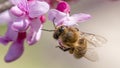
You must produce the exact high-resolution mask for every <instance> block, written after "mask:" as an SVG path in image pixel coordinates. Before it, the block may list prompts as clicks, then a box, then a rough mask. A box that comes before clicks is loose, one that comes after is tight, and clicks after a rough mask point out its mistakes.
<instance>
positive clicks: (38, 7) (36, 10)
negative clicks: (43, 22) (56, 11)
mask: <svg viewBox="0 0 120 68" xmlns="http://www.w3.org/2000/svg"><path fill="white" fill-rule="evenodd" d="M48 10H49V5H48V4H47V3H46V2H40V1H33V2H30V3H29V16H30V17H31V18H34V17H38V16H41V15H43V14H45V13H46V12H47V11H48Z"/></svg>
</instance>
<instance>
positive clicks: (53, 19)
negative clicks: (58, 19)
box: [53, 18, 56, 29]
mask: <svg viewBox="0 0 120 68" xmlns="http://www.w3.org/2000/svg"><path fill="white" fill-rule="evenodd" d="M53 25H54V27H55V29H56V26H55V18H54V19H53Z"/></svg>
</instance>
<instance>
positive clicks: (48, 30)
mask: <svg viewBox="0 0 120 68" xmlns="http://www.w3.org/2000/svg"><path fill="white" fill-rule="evenodd" d="M41 30H43V31H49V32H52V31H55V30H48V29H41Z"/></svg>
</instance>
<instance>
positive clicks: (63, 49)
mask: <svg viewBox="0 0 120 68" xmlns="http://www.w3.org/2000/svg"><path fill="white" fill-rule="evenodd" d="M56 47H59V48H60V49H61V50H62V51H64V52H66V51H68V50H70V48H65V47H61V46H56Z"/></svg>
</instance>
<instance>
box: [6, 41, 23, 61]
mask: <svg viewBox="0 0 120 68" xmlns="http://www.w3.org/2000/svg"><path fill="white" fill-rule="evenodd" d="M23 44H24V41H23V40H17V41H14V42H13V43H12V45H11V46H10V48H9V51H8V53H7V55H6V56H5V61H6V62H12V61H14V60H16V59H18V58H19V57H20V56H21V55H22V54H23V51H24V48H23Z"/></svg>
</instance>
